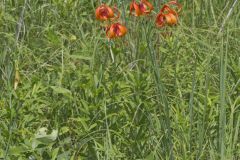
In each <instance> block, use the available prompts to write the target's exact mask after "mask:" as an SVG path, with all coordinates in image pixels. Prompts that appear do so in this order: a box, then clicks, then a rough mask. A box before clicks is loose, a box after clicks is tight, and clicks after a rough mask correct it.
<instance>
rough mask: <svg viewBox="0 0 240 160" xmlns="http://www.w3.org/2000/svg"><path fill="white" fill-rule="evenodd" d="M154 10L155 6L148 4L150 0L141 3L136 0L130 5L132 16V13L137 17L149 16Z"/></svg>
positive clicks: (142, 0) (143, 0)
mask: <svg viewBox="0 0 240 160" xmlns="http://www.w3.org/2000/svg"><path fill="white" fill-rule="evenodd" d="M152 10H153V5H152V4H151V3H150V2H148V0H141V2H140V3H137V2H136V1H135V0H133V1H132V2H131V4H130V14H132V12H135V14H134V15H135V16H141V15H146V14H149V13H151V11H152Z"/></svg>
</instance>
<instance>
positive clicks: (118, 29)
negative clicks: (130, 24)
mask: <svg viewBox="0 0 240 160" xmlns="http://www.w3.org/2000/svg"><path fill="white" fill-rule="evenodd" d="M126 33H127V28H126V27H125V26H124V25H121V24H120V23H114V24H112V25H110V26H108V27H107V28H106V35H107V37H108V38H109V39H112V38H117V37H122V36H124V35H125V34H126Z"/></svg>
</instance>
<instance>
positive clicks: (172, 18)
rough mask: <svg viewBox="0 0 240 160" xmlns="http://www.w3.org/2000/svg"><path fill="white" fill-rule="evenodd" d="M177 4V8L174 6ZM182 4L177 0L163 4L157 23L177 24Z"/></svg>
mask: <svg viewBox="0 0 240 160" xmlns="http://www.w3.org/2000/svg"><path fill="white" fill-rule="evenodd" d="M174 6H176V7H177V10H175V9H174V8H173V7H174ZM181 9H182V6H181V5H180V4H179V3H177V2H176V1H170V2H168V3H167V4H165V5H163V7H162V9H161V10H160V12H159V13H158V15H157V17H156V25H157V26H158V27H163V26H165V25H166V24H167V25H170V26H172V25H176V24H177V23H178V14H179V12H180V11H181Z"/></svg>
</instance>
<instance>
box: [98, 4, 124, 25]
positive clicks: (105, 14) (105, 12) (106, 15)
mask: <svg viewBox="0 0 240 160" xmlns="http://www.w3.org/2000/svg"><path fill="white" fill-rule="evenodd" d="M114 11H115V12H117V15H115V14H114ZM95 15H96V19H97V20H100V21H106V20H116V19H118V18H119V17H120V12H119V10H118V9H117V7H114V8H113V9H112V8H111V7H109V6H108V5H106V4H102V5H100V6H99V7H98V8H97V9H96V12H95Z"/></svg>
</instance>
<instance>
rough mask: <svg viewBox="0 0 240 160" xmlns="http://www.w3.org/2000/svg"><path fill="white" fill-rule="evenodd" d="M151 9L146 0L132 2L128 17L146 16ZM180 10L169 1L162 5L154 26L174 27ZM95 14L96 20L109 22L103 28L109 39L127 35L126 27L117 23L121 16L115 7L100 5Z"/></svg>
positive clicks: (174, 2)
mask: <svg viewBox="0 0 240 160" xmlns="http://www.w3.org/2000/svg"><path fill="white" fill-rule="evenodd" d="M153 9H154V7H153V5H152V4H151V3H150V2H149V1H148V0H141V1H140V2H136V0H132V2H131V3H130V15H134V16H136V17H139V16H144V15H148V14H150V13H151V12H152V10H153ZM181 10H182V6H181V5H180V4H179V3H178V2H177V1H170V2H168V3H166V4H164V5H163V7H162V8H161V9H160V11H159V13H158V14H157V16H156V20H155V24H156V26H157V27H160V28H161V27H164V26H166V25H168V26H173V25H176V24H177V23H178V17H179V13H180V11H181ZM95 14H96V19H97V20H100V21H108V22H110V23H109V24H108V25H107V26H106V27H105V31H106V36H107V37H108V38H109V39H113V38H117V37H123V36H124V35H125V34H126V33H127V27H126V26H124V25H123V24H121V23H120V22H119V21H118V19H119V18H120V15H121V14H120V11H119V10H118V8H117V7H116V6H115V7H113V8H111V7H109V6H108V5H106V4H102V5H100V6H99V7H98V8H97V9H96V13H95ZM114 21H117V22H114Z"/></svg>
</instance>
